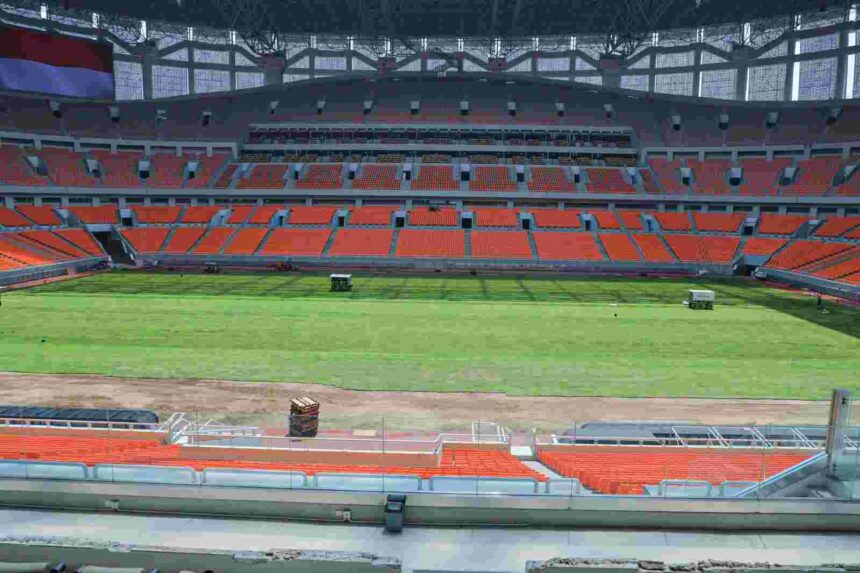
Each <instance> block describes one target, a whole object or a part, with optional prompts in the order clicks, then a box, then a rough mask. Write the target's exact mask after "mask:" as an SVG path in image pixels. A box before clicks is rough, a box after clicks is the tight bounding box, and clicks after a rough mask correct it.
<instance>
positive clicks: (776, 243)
mask: <svg viewBox="0 0 860 573" xmlns="http://www.w3.org/2000/svg"><path fill="white" fill-rule="evenodd" d="M787 242H788V240H787V239H775V238H773V237H749V238H747V240H746V242H745V243H744V246H743V249H742V252H743V254H745V255H763V256H768V257H769V256H770V255H772V254H773V253H775V252H776V251H778V250H779V249H781V248H782V247H783V246H784V245H785V244H786V243H787Z"/></svg>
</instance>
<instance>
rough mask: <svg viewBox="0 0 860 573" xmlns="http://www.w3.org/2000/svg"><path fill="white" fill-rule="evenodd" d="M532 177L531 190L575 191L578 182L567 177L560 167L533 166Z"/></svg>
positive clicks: (529, 185) (529, 186) (529, 183)
mask: <svg viewBox="0 0 860 573" xmlns="http://www.w3.org/2000/svg"><path fill="white" fill-rule="evenodd" d="M531 174H532V178H531V181H529V182H528V188H529V191H549V192H556V193H561V192H563V193H573V192H575V191H576V184H575V183H574V182H573V181H571V180H570V179H568V178H567V176H566V175H565V173H564V171H563V170H562V169H561V168H560V167H532V168H531Z"/></svg>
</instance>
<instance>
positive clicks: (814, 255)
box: [766, 240, 854, 271]
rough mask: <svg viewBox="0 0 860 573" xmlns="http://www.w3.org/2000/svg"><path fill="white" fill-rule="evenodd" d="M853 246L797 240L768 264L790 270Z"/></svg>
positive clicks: (842, 251)
mask: <svg viewBox="0 0 860 573" xmlns="http://www.w3.org/2000/svg"><path fill="white" fill-rule="evenodd" d="M853 247H854V245H853V244H851V243H823V242H821V241H807V240H797V241H794V242H793V243H791V244H790V245H788V246H787V247H785V248H784V249H782V250H781V251H780V252H779V253H777V254H776V255H775V256H774V257H773V258H771V259H770V261H768V263H767V265H766V266H768V267H772V268H775V269H783V270H789V271H790V270H794V269H797V268H799V267H803V266H805V265H808V264H810V263H814V262H817V261H820V260H822V259H825V258H827V257H830V256H833V255H838V254H840V253H844V252H846V251H848V250H850V249H852V248H853Z"/></svg>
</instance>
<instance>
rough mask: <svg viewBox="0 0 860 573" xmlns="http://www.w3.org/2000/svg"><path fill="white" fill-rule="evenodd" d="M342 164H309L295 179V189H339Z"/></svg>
mask: <svg viewBox="0 0 860 573" xmlns="http://www.w3.org/2000/svg"><path fill="white" fill-rule="evenodd" d="M342 172H343V165H341V164H335V165H320V164H311V165H309V166H308V170H307V172H306V173H305V174H304V176H303V177H301V178H300V179H299V180H298V181H296V189H340V188H341V187H343V181H342V179H341V173H342Z"/></svg>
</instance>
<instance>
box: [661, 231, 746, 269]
mask: <svg viewBox="0 0 860 573" xmlns="http://www.w3.org/2000/svg"><path fill="white" fill-rule="evenodd" d="M664 238H665V239H666V242H667V243H669V247H671V249H672V250H673V251H674V252H675V255H677V257H678V259H679V260H680V261H681V262H683V263H729V262H731V261H732V259H733V258H734V256H735V253H736V252H737V250H738V245H740V241H741V240H740V237H718V236H711V235H664Z"/></svg>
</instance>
